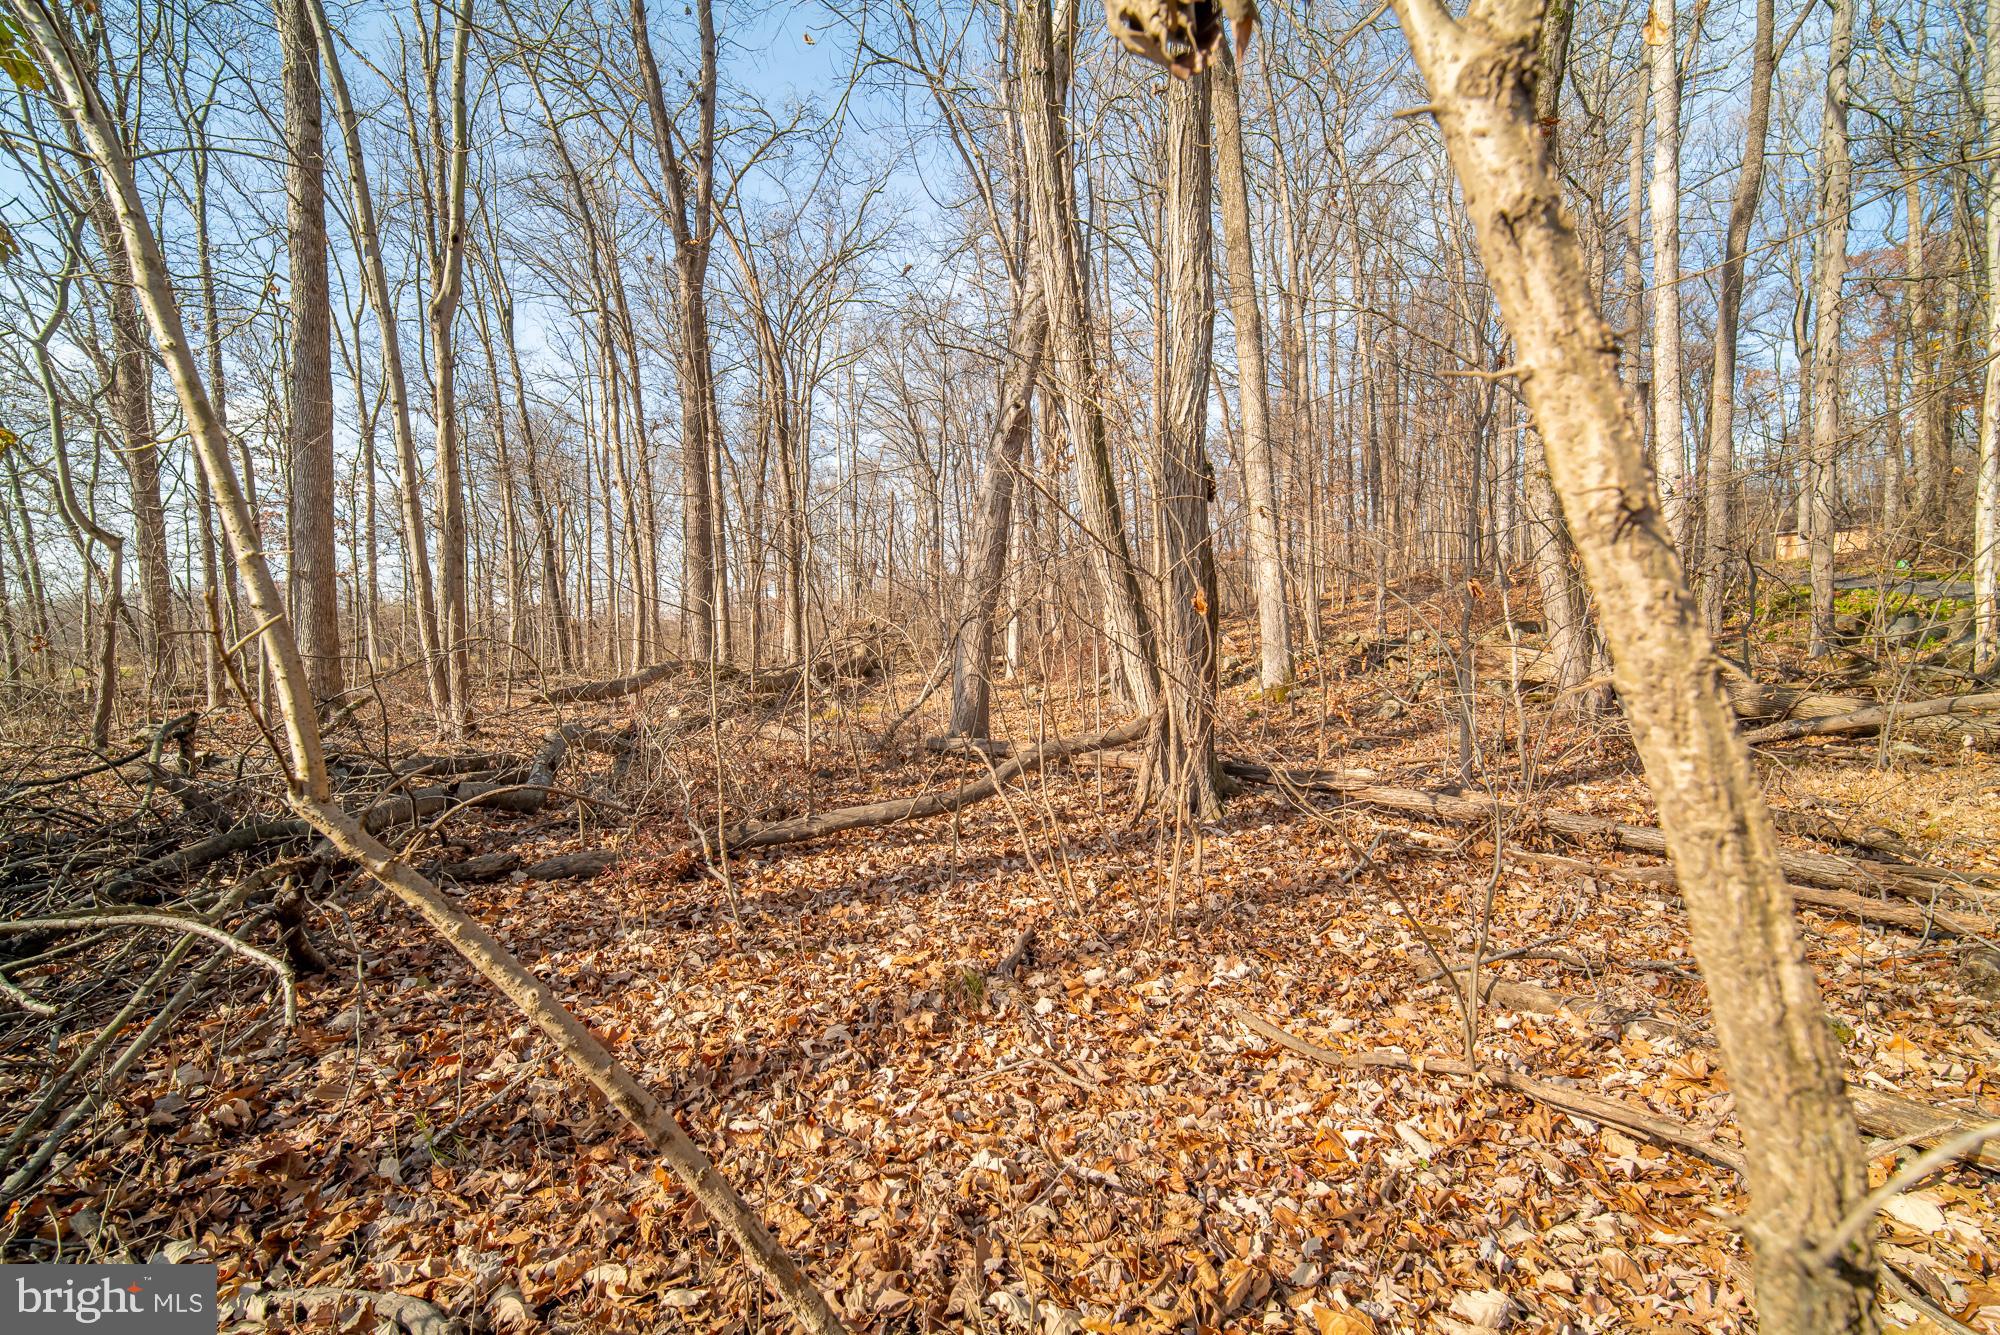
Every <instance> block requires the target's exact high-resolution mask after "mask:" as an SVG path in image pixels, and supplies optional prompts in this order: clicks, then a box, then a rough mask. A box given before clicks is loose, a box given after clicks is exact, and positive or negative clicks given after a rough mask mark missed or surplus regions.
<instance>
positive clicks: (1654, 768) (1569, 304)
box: [1396, 0, 1875, 1335]
mask: <svg viewBox="0 0 2000 1335" xmlns="http://www.w3.org/2000/svg"><path fill="white" fill-rule="evenodd" d="M1396 12H1397V15H1398V17H1399V18H1400V19H1401V20H1402V26H1403V31H1404V33H1405V35H1406V36H1407V37H1408V39H1409V42H1410V46H1411V50H1412V51H1413V52H1414V54H1415V56H1416V60H1417V64H1418V67H1419V68H1420V69H1421V70H1422V72H1423V75H1424V78H1425V81H1426V83H1427V84H1428V85H1429V88H1430V93H1431V97H1432V99H1433V104H1434V107H1435V110H1436V114H1437V119H1438V125H1439V128H1440V129H1441V130H1442V132H1443V135H1444V140H1445V145H1446V148H1447V149H1448V150H1449V152H1450V154H1451V160H1452V165H1453V167H1454V168H1455V169H1456V171H1457V174H1458V177H1459V180H1460V182H1461V184H1462V186H1463V189H1464V196H1465V206H1466V209H1467V211H1468V212H1469V213H1470V214H1471V215H1472V219H1473V223H1474V225H1475V227H1476V229H1477V232H1478V236H1479V247H1480V253H1481V255H1482V257H1483V259H1484V260H1485V266H1486V272H1487V276H1488V278H1489V279H1490V281H1491V282H1492V285H1493V292H1494V296H1495V298H1496V299H1497V300H1498V303H1499V306H1500V311H1501V314H1502V316H1503V317H1504V318H1505V320H1506V322H1507V327H1508V329H1509V330H1510V331H1511V332H1512V334H1513V336H1514V342H1515V348H1516V353H1517V358H1518V361H1519V364H1520V366H1521V369H1522V376H1521V389H1522V392H1523V394H1524V395H1525V396H1526V398H1527V401H1528V406H1529V408H1530V410H1531V411H1533V413H1534V414H1535V419H1536V422H1537V424H1538V426H1539V427H1540V429H1541V432H1542V437H1543V439H1544V440H1545V441H1546V442H1547V446H1548V453H1549V466H1550V473H1551V476H1552V478H1553V480H1554V483H1555V486H1556V489H1557V492H1558V494H1559V495H1560V496H1561V498H1562V502H1563V511H1564V514H1565V516H1566V517H1567V518H1568V520H1569V523H1570V527H1571V531H1572V532H1573V533H1574V534H1575V535H1576V541H1577V547H1578V550H1579V551H1580V552H1581V554H1582V556H1583V561H1584V566H1585V568H1586V570H1587V571H1588V572H1589V575H1590V579H1591V583H1592V585H1593V587H1594V590H1595V592H1596V594H1597V601H1598V608H1599V615H1600V617H1601V618H1602V621H1603V625H1604V633H1605V638H1606V640H1607V641H1608V642H1609V644H1610V648H1611V655H1612V662H1613V667H1614V671H1615V674H1616V679H1617V683H1618V688H1619V695H1620V698H1621V699H1622V701H1623V702H1624V706H1625V712H1626V716H1627V717H1628V719H1629V720H1630V722H1631V725H1632V741H1633V745H1634V746H1635V748H1636V749H1637V751H1638V753H1639V757H1640V759H1641V760H1642V762H1643V763H1644V765H1645V769H1646V777H1647V780H1648V782H1649V783H1650V785H1651V787H1652V790H1653V795H1654V800H1655V802H1656V803H1657V805H1658V808H1659V814H1660V824H1661V827H1662V829H1663V830H1664V831H1665V833H1666V838H1667V845H1668V849H1669V851H1670V853H1671V855H1672V858H1673V865H1674V872H1675V878H1676V880H1677V881H1678V883H1679V886H1680V891H1681V895H1682V898H1683V900H1684V902H1685V903H1686V906H1687V911H1688V922H1689V927H1690V930H1691V933H1692V936H1693V941H1694V948H1695V957H1696V959H1697V960H1698V961H1699V962H1700V965H1701V970H1702V975H1703V978H1704V980H1705V981H1706V983H1707V985H1708V989H1709V995H1710V1000H1711V1009H1712V1011H1713V1013H1714V1016H1715V1028H1716V1034H1717V1037H1718V1039H1719V1041H1720V1045H1721V1050H1722V1057H1723V1065H1724V1067H1725V1069H1726V1070H1727V1071H1728V1074H1729V1083H1730V1089H1731V1091H1732V1093H1733V1094H1734V1096H1735V1099H1736V1115H1737V1120H1738V1122H1739V1123H1740V1124H1741V1126H1742V1128H1743V1139H1744V1159H1745V1177H1746V1182H1747V1185H1748V1187H1749V1191H1750V1201H1751V1206H1752V1210H1751V1214H1750V1216H1749V1218H1748V1219H1747V1220H1746V1222H1745V1232H1746V1233H1747V1234H1748V1235H1749V1237H1750V1239H1751V1242H1752V1244H1753V1246H1754V1248H1755V1251H1756V1262H1757V1305H1758V1311H1759V1317H1760V1329H1762V1330H1763V1331H1765V1332H1767V1335H1826V1333H1833V1332H1856V1333H1861V1332H1872V1331H1873V1330H1874V1329H1875V1317H1874V1311H1873V1306H1874V1298H1875V1273H1874V1258H1873V1255H1872V1252H1871V1249H1870V1246H1869V1243H1868V1241H1867V1235H1866V1233H1865V1232H1864V1233H1862V1234H1859V1235H1857V1236H1856V1238H1855V1239H1854V1240H1853V1241H1852V1242H1850V1243H1848V1244H1847V1245H1845V1246H1844V1247H1842V1248H1841V1249H1840V1251H1839V1253H1838V1254H1837V1255H1836V1256H1834V1257H1832V1258H1830V1259H1829V1260H1827V1261H1825V1262H1822V1261H1819V1260H1817V1259H1816V1258H1815V1257H1814V1255H1813V1253H1814V1250H1815V1248H1816V1247H1817V1246H1818V1245H1819V1243H1820V1242H1821V1241H1823V1240H1825V1239H1827V1238H1829V1237H1830V1235H1831V1234H1832V1232H1833V1230H1834V1229H1835V1228H1836V1227H1837V1226H1838V1224H1839V1223H1840V1221H1841V1220H1842V1219H1843V1218H1844V1217H1845V1216H1846V1215H1847V1213H1848V1211H1849V1210H1850V1209H1852V1208H1853V1207H1854V1206H1855V1204H1856V1203H1857V1202H1859V1201H1860V1199H1861V1198H1862V1196H1863V1194H1864V1193H1865V1192H1866V1191H1867V1186H1868V1184H1867V1179H1866V1173H1865V1168H1864V1164H1863V1162H1862V1156H1861V1146H1860V1140H1859V1137H1858V1135H1857V1133H1856V1131H1855V1126H1854V1118H1853V1114H1852V1112H1851V1111H1850V1110H1849V1108H1848V1106H1847V1100H1846V1097H1845V1094H1844V1091H1843V1083H1842V1072H1841V1062H1840V1052H1839V1049H1838V1047H1837V1045H1836V1042H1835V1039H1834V1037H1833V1033H1832V1030H1831V1029H1830V1027H1829V1026H1828V1024H1827V1021H1826V1014H1825V1011H1824V1009H1823V1008H1822V1006H1821V1004H1820V999H1819V992H1818V988H1817V986H1816V984H1815V981H1814V979H1813V975H1812V971H1811V969H1810V968H1809V967H1808V966H1807V964H1806V962H1805V956H1804V950H1803V945H1802V943H1801V941H1800V940H1799V934H1798V925H1797V923H1796V921H1795V920H1794V917H1793V911H1792V903H1791V896H1790V894H1789V892H1788V890H1787V888H1786V885H1785V880H1784V876H1783V874H1782V872H1781V871H1780V869H1779V866H1778V858H1777V840H1776V836H1775V833H1774V831H1773V829H1772V826H1771V820H1770V816H1769V813H1768V812H1767V811H1766V809H1765V807H1764V802H1763V797H1762V794H1761V792H1760V791H1759V789H1758V786H1757V781H1756V776H1755V775H1754V774H1753V773H1752V771H1751V768H1750V764H1749V760H1748V757H1747V755H1746V754H1745V752H1744V749H1743V746H1742V743H1741V742H1740V741H1739V740H1738V738H1737V735H1736V725H1735V719H1734V716H1733V715H1732V713H1731V711H1730V708H1729V705H1728V702H1727V700H1726V699H1725V697H1724V695H1723V691H1722V682H1721V677H1720V673H1719V671H1718V667H1717V662H1716V658H1715V651H1714V647H1713V645H1712V644H1711V642H1710V641H1709V638H1708V635H1707V633H1706V631H1705V630H1704V629H1703V627H1702V624H1701V618H1700V613H1699V610H1698V609H1697V607H1696V606H1695V602H1694V598H1693V596H1692V594H1691V592H1690V590H1689V588H1688V584H1687V580H1686V577H1685V575H1684V574H1683V572H1682V568H1681V564H1680V562H1679V560H1678V558H1677V557H1676V555H1675V552H1674V544H1673V540H1672V537H1671V535H1670V534H1669V533H1668V532H1667V531H1666V527H1665V525H1664V523H1663V521H1662V518H1661V513H1660V502H1659V496H1658V492H1657V489H1656V488H1655V487H1654V485H1653V483H1652V480H1651V478H1650V476H1649V475H1648V471H1647V469H1646V463H1645V449H1644V444H1643V442H1642V441H1641V440H1640V439H1639V433H1638V431H1637V429H1636V424H1635V420H1634V417H1633V414H1632V413H1631V412H1630V410H1629V400H1628V399H1627V397H1626V391H1625V388H1624V387H1623V386H1622V385H1620V384H1619V380H1618V357H1617V351H1616V344H1615V342H1614V340H1613V338H1612V335H1611V331H1610V330H1609V329H1608V328H1607V327H1606V326H1605V323H1604V320H1603V317H1602V316H1601V314H1600V313H1599V311H1598V307H1597V303H1596V300H1595V298H1594V297H1593V295H1592V293H1591V286H1590V280H1589V277H1588V275H1587V273H1586V272H1585V269H1584V266H1583V261H1582V256H1581V254H1580V253H1579V250H1578V247H1577V244H1576V237H1575V234H1574V233H1573V232H1572V231H1571V228H1570V224H1569V222H1568V220H1567V218H1566V217H1565V215H1564V210H1563V205H1562V196H1561V192H1560V190H1559V188H1558V186H1557V184H1556V181H1555V178H1554V175H1553V174H1552V173H1551V172H1550V170H1549V167H1548V162H1547V159H1546V157H1545V156H1544V154H1543V152H1542V150H1541V146H1540V145H1539V143H1538V142H1537V141H1536V137H1535V133H1534V119H1535V117H1534V105H1535V104H1534V87H1533V82H1534V81H1533V70H1534V61H1533V55H1534V51H1535V47H1536V45H1537V42H1538V40H1539V37H1540V27H1541V18H1542V4H1541V0H1474V3H1473V5H1472V7H1471V9H1470V10H1469V11H1468V13H1467V14H1466V16H1465V18H1464V19H1463V20H1455V19H1453V17H1452V16H1451V14H1450V12H1449V11H1448V10H1447V9H1445V7H1444V6H1443V4H1442V3H1440V2H1439V0H1396Z"/></svg>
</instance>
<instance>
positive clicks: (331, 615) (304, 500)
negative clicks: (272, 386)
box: [276, 0, 342, 700]
mask: <svg viewBox="0 0 2000 1335" xmlns="http://www.w3.org/2000/svg"><path fill="white" fill-rule="evenodd" d="M308 2H309V0H276V9H277V26H278V46H279V49H280V51H281V52H282V53H283V62H282V74H281V80H282V83H283V85H284V95H285V158H286V162H285V253H286V257H287V263H288V265H289V268H290V274H291V292H290V294H289V295H290V304H291V339H290V352H291V366H290V373H289V375H288V377H287V381H286V393H287V395H288V397H289V404H288V407H287V411H286V414H285V425H286V432H287V439H286V448H287V451H288V452H289V454H290V457H291V467H290V469H289V470H288V473H287V476H288V479H289V481H290V484H291V486H290V491H289V492H288V494H287V497H286V501H287V507H286V521H285V531H286V533H287V535H288V536H289V538H290V540H291V542H290V545H291V554H290V559H289V560H288V561H287V562H286V565H285V579H286V593H287V600H288V601H289V602H290V604H291V607H292V609H293V614H294V615H295V616H296V617H297V618H298V630H299V654H300V656H301V657H302V658H304V660H305V665H306V676H307V679H308V681H309V682H310V684H311V686H312V692H313V694H314V695H315V696H317V697H318V698H320V699H322V700H325V699H328V698H330V697H332V696H335V695H338V694H340V691H341V686H342V672H341V661H340V586H339V583H338V566H337V565H336V563H335V560H334V547H333V298H332V294H331V293H330V292H329V290H328V287H327V277H326V258H327V257H326V250H327V246H326V150H325V140H324V136H323V133H322V130H321V125H320V84H319V55H318V52H317V51H316V50H315V49H314V44H313V33H312V20H311V18H309V17H308V16H307V14H306V5H307V3H308Z"/></svg>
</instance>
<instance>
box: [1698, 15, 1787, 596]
mask: <svg viewBox="0 0 2000 1335" xmlns="http://www.w3.org/2000/svg"><path fill="white" fill-rule="evenodd" d="M1775 11H1776V5H1775V4H1774V0H1757V30H1756V35H1755V36H1753V37H1752V38H1751V39H1750V42H1751V52H1750V108H1749V111H1748V112H1747V113H1746V115H1745V117H1744V122H1743V166H1742V167H1741V168H1740V169H1739V171H1738V172H1737V176H1736V193H1735V196H1734V197H1733V198H1732V199H1731V200H1730V203H1729V231H1728V233H1727V235H1726V236H1725V237H1724V239H1723V250H1722V272H1721V273H1720V274H1719V275H1718V276H1717V280H1716V294H1715V363H1714V367H1713V370H1712V373H1711V378H1710V381H1709V387H1708V393H1709V399H1708V471H1707V476H1706V477H1705V478H1704V479H1703V482H1702V500H1703V506H1704V510H1705V521H1704V531H1703V538H1702V545H1703V552H1704V555H1703V557H1702V559H1701V560H1700V561H1698V562H1697V563H1696V569H1697V571H1698V573H1699V575H1700V577H1701V593H1702V613H1703V616H1704V618H1705V619H1706V621H1707V623H1708V628H1709V631H1710V632H1711V633H1714V632H1716V631H1719V630H1720V629H1721V628H1722V601H1723V594H1724V593H1725V592H1727V590H1728V586H1729V563H1730V562H1731V560H1732V559H1733V558H1734V557H1735V556H1736V511H1735V488H1736V338H1737V325H1738V323H1739V321H1740V319H1741V316H1742V312H1743V268H1744V261H1745V259H1746V257H1747V256H1748V255H1749V251H1750V228H1751V225H1752V224H1754V223H1755V222H1756V221H1757V203H1758V200H1760V199H1761V198H1762V197H1763V190H1764V143H1765V140H1766V139H1767V138H1768V131H1769V128H1770V124H1771V74H1772V70H1773V68H1774V67H1775V65H1776V61H1775V60H1774V59H1773V50H1772V48H1773V44H1774V40H1775V39H1774V37H1773V30H1774V29H1775V27H1776V26H1777V24H1776V12H1775Z"/></svg>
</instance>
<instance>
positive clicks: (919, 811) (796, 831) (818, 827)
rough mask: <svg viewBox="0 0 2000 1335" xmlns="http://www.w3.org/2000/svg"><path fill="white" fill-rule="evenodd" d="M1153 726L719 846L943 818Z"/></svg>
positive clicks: (770, 827)
mask: <svg viewBox="0 0 2000 1335" xmlns="http://www.w3.org/2000/svg"><path fill="white" fill-rule="evenodd" d="M1152 726H1153V720H1152V717H1151V716H1150V715H1149V716H1147V717H1145V718H1139V719H1133V720H1132V721H1130V722H1128V723H1125V724H1123V725H1121V726H1119V727H1116V728H1113V729H1112V730H1111V731H1110V732H1106V733H1100V734H1099V735H1097V736H1095V737H1080V738H1077V739H1075V740H1074V741H1059V742H1048V743H1046V744H1044V745H1042V746H1036V747H1031V748H1029V749H1027V750H1025V751H1022V752H1021V753H1020V754H1019V755H1017V756H1015V757H1014V758H1013V759H1012V760H1010V761H1008V762H1007V763H1006V764H1004V765H1002V766H1000V767H999V768H998V769H996V770H994V771H993V772H992V773H991V774H989V775H988V776H987V777H986V778H984V779H981V780H979V781H978V782H976V783H968V784H961V785H960V786H959V787H957V788H955V789H953V790H952V791H950V792H940V793H925V794H923V795H921V796H918V797H899V798H895V799H892V800H890V801H887V802H868V803H864V804H862V805H861V806H854V807H841V808H839V809H838V810H835V811H823V812H821V813H820V814H818V815H816V816H801V817H799V818H798V819H796V820H787V821H773V822H771V823H770V824H767V825H760V824H756V823H754V822H748V821H746V822H744V823H742V824H739V825H735V826H732V827H730V828H729V829H727V830H725V831H723V835H722V844H723V847H724V848H726V849H728V850H729V851H731V852H735V851H740V850H743V849H750V848H770V847H772V846H774V845H777V844H794V843H799V842H802V841H804V840H807V839H818V838H821V837H822V836H825V835H829V834H838V833H840V832H841V831H843V830H862V829H873V828H875V827H877V826H882V825H894V824H897V823H898V822H900V821H906V820H922V819H924V818H925V817H928V816H942V815H945V814H946V813H948V812H953V811H958V810H960V809H962V808H964V807H968V806H971V805H972V804H973V803H975V802H983V801H985V800H986V799H987V798H989V797H992V796H993V795H994V794H995V793H997V792H999V791H1000V790H1001V789H1002V788H1004V787H1005V786H1006V785H1007V784H1009V783H1011V782H1013V781H1014V780H1015V779H1018V778H1020V777H1021V776H1022V775H1024V774H1029V773H1032V772H1033V771H1035V770H1038V769H1040V768H1042V766H1044V765H1046V764H1048V763H1049V762H1050V761H1053V760H1062V759H1064V758H1066V757H1070V756H1081V755H1089V754H1090V753H1091V752H1093V751H1104V750H1109V749H1111V748H1113V747H1119V746H1130V745H1131V744H1132V743H1134V742H1137V741H1140V740H1142V739H1143V738H1145V737H1146V736H1147V734H1148V733H1149V732H1150V731H1151V730H1152Z"/></svg>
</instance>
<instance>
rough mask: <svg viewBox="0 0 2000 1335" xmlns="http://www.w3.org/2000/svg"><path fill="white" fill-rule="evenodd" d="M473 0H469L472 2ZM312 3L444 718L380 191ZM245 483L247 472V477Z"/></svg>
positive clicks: (409, 558)
mask: <svg viewBox="0 0 2000 1335" xmlns="http://www.w3.org/2000/svg"><path fill="white" fill-rule="evenodd" d="M469 2H470V0H468V3H469ZM303 3H305V4H306V5H307V6H308V7H309V17H310V18H311V19H312V24H313V37H314V39H315V40H316V41H317V42H318V43H319V58H320V68H321V71H322V72H323V74H324V75H325V78H326V90H327V92H328V93H329V94H331V96H332V100H333V108H334V116H335V118H336V119H338V120H339V122H340V133H341V138H342V140H343V141H344V142H345V144H346V147H347V152H346V159H347V183H348V191H349V194H350V196H351V201H352V204H353V209H354V221H353V226H354V233H355V244H356V245H357V246H359V247H360V250H361V276H362V286H363V289H364V291H366V292H367V294H368V304H369V305H370V306H371V307H373V308H374V311H375V324H376V331H377V334H378V335H379V341H380V342H381V345H382V348H381V355H382V379H383V382H384V385H385V387H386V389H387V392H388V395H389V429H390V434H391V436H392V438H393V439H394V442H395V446H396V469H397V474H398V480H399V481H400V483H401V487H400V490H401V492H402V530H403V553H404V558H403V559H404V575H405V577H406V579H407V581H408V583H409V586H410V598H409V599H408V600H406V602H405V607H406V608H407V606H408V604H409V602H410V601H414V603H415V604H416V615H417V640H418V645H419V648H420V650H421V652H422V655H423V659H424V673H425V682H426V684H427V685H428V686H429V687H430V698H431V709H432V711H433V712H434V713H435V714H436V715H437V716H438V718H440V719H444V718H447V717H448V716H449V714H450V710H451V681H450V676H449V673H448V671H447V669H446V666H445V656H444V644H443V640H442V637H441V635H440V632H439V626H438V614H437V600H436V595H435V593H434V591H433V589H432V586H431V559H430V544H429V541H428V540H427V538H426V537H425V528H424V515H423V478H422V475H421V470H420V466H419V464H418V461H417V442H416V435H415V433H414V432H413V431H412V430H411V428H410V391H409V382H408V379H407V378H406V377H405V375H404V371H403V344H402V338H401V333H400V330H399V327H398V325H397V321H396V305H395V296H394V293H393V292H392V291H391V289H390V287H389V273H388V269H387V268H386V267H385V266H384V264H383V261H382V237H381V233H380V231H379V230H378V228H377V227H376V223H375V197H374V195H373V194H372V193H371V191H370V190H369V187H368V165H367V157H366V155H365V153H364V151H363V148H362V143H361V128H360V118H359V117H358V116H357V115H356V114H355V111H354V99H353V97H352V96H351V95H350V94H349V92H348V88H347V78H346V76H345V75H344V74H343V73H342V71H341V68H340V53H339V52H338V51H337V50H335V49H334V45H333V29H332V28H331V27H330V26H328V24H327V21H326V10H325V8H324V5H323V3H322V0H303ZM245 481H246V485H247V482H248V479H247V477H246V479H245Z"/></svg>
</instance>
